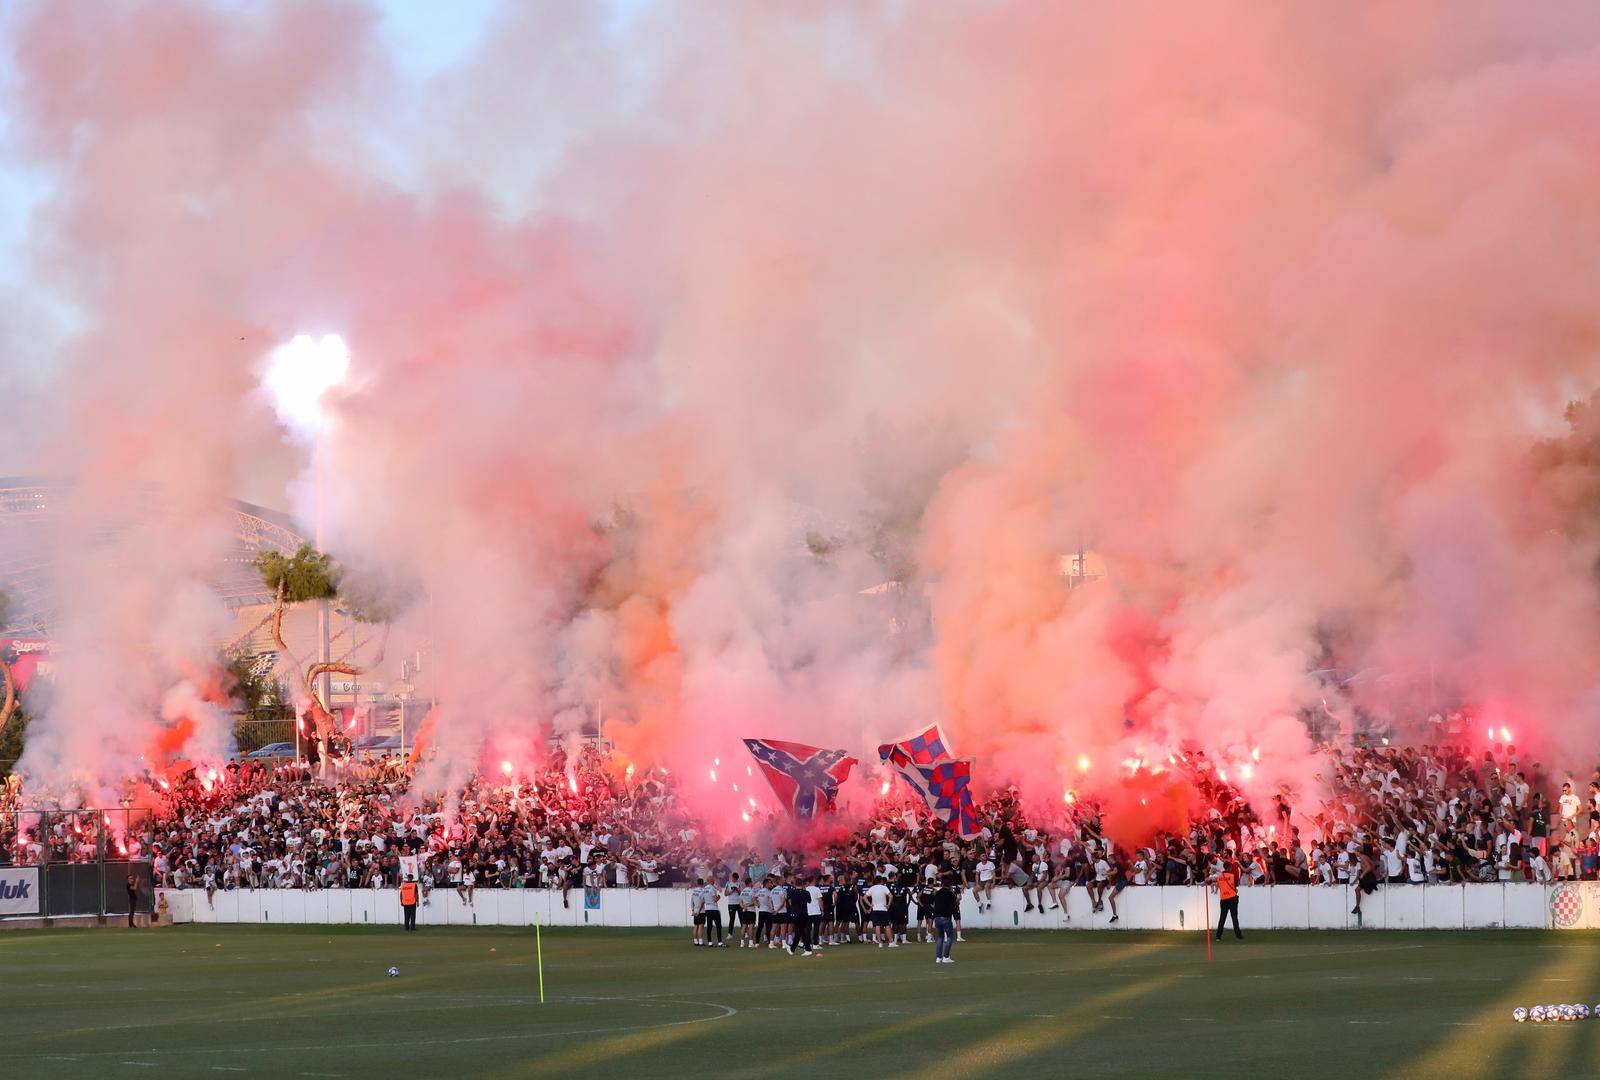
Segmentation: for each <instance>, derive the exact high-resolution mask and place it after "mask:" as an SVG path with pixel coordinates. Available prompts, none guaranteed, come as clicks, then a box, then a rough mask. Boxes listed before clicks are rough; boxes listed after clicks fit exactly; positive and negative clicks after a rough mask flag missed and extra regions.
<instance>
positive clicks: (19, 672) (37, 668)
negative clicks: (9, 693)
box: [0, 637, 55, 693]
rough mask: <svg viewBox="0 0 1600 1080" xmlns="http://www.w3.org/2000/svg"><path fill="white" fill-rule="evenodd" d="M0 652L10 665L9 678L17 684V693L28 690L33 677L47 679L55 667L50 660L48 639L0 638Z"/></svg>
mask: <svg viewBox="0 0 1600 1080" xmlns="http://www.w3.org/2000/svg"><path fill="white" fill-rule="evenodd" d="M0 651H3V652H4V653H5V657H6V661H7V662H8V663H10V665H11V678H12V679H13V680H15V682H16V684H17V692H18V693H22V692H23V691H25V690H27V689H28V684H29V683H31V682H33V679H34V676H35V675H38V676H42V677H44V678H46V679H48V678H49V677H50V673H51V671H52V669H53V668H54V667H55V664H54V662H53V661H52V660H51V658H50V639H49V638H24V637H8V638H0Z"/></svg>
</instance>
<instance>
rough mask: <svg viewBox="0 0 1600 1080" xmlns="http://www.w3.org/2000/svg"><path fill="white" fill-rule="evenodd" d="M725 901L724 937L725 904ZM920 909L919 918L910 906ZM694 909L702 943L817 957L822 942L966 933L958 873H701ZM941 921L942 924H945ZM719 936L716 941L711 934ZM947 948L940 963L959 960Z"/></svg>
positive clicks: (889, 941)
mask: <svg viewBox="0 0 1600 1080" xmlns="http://www.w3.org/2000/svg"><path fill="white" fill-rule="evenodd" d="M724 902H725V903H726V905H727V912H728V921H727V933H726V938H725V937H724V932H723V920H722V906H723V904H724ZM913 908H915V915H914V916H913V913H912V909H913ZM689 912H690V915H691V916H693V921H694V943H695V945H697V946H708V947H710V948H714V949H716V948H726V947H727V944H728V941H731V940H735V939H736V940H737V942H738V945H739V948H741V949H759V948H761V946H762V945H765V946H766V947H767V948H769V949H787V950H788V951H789V953H790V954H791V955H796V956H815V955H816V954H817V952H818V951H820V949H821V948H822V946H824V945H848V944H852V943H857V944H866V943H868V942H875V943H876V944H877V946H878V948H880V949H882V948H890V949H896V948H899V947H900V946H901V945H905V944H909V943H910V941H911V934H912V927H913V926H915V927H916V931H915V932H916V940H917V941H918V942H923V943H929V944H931V943H934V941H935V939H936V936H937V934H938V933H939V932H940V931H945V932H946V933H947V934H948V933H950V932H951V931H953V934H954V938H953V940H955V941H964V940H965V939H964V938H962V937H961V936H960V935H961V907H960V886H959V885H958V884H957V882H956V879H955V877H954V876H950V875H947V876H945V877H944V878H943V879H941V880H934V879H932V878H925V879H923V880H922V881H920V882H919V881H915V880H913V879H911V878H910V877H909V876H908V877H904V878H903V877H902V876H901V875H899V874H898V873H896V872H895V871H894V870H893V869H889V870H883V869H879V870H876V871H874V872H872V873H863V874H848V875H845V874H841V875H838V876H835V875H833V874H825V873H802V872H789V873H783V874H768V875H766V876H765V877H764V878H762V879H761V880H760V881H759V882H758V881H756V880H755V879H753V878H747V877H737V876H735V877H733V878H731V879H729V881H728V882H727V884H726V885H724V886H722V887H718V886H717V885H716V884H715V883H714V882H708V881H706V880H705V879H704V878H696V879H695V884H694V887H693V888H692V889H691V890H690V891H689ZM940 924H943V925H940ZM713 937H715V940H712V939H713ZM946 951H947V950H941V958H940V962H941V963H954V961H953V960H949V959H948V958H947V957H946V956H945V952H946Z"/></svg>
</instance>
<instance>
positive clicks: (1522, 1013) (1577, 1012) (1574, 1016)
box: [1511, 1005, 1600, 1024]
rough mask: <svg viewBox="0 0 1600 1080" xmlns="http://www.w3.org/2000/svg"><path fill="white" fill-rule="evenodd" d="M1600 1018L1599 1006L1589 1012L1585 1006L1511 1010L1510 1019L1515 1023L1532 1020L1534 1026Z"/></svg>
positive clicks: (1539, 1006)
mask: <svg viewBox="0 0 1600 1080" xmlns="http://www.w3.org/2000/svg"><path fill="white" fill-rule="evenodd" d="M1591 1016H1600V1005H1596V1006H1595V1007H1594V1009H1593V1010H1592V1011H1591V1010H1590V1008H1589V1006H1587V1005H1535V1006H1534V1007H1533V1008H1531V1009H1520V1008H1519V1009H1512V1010H1511V1019H1513V1020H1515V1021H1516V1022H1517V1023H1519V1024H1520V1023H1522V1022H1523V1021H1525V1020H1532V1021H1533V1022H1534V1023H1535V1024H1545V1023H1550V1024H1558V1023H1560V1022H1561V1021H1563V1020H1587V1019H1589V1017H1591Z"/></svg>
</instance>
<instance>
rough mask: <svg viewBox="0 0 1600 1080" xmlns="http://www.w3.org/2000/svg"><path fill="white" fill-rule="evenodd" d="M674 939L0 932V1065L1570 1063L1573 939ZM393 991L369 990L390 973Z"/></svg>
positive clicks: (601, 1068)
mask: <svg viewBox="0 0 1600 1080" xmlns="http://www.w3.org/2000/svg"><path fill="white" fill-rule="evenodd" d="M686 938H687V934H686V933H685V932H677V931H665V930H661V931H657V930H601V929H581V930H571V929H569V930H553V931H549V932H547V933H546V934H545V935H544V977H545V993H546V1000H545V1003H544V1004H543V1005H540V1004H539V999H538V987H537V974H536V969H535V964H534V941H533V934H532V931H531V930H529V931H520V930H514V929H506V928H496V929H443V928H439V929H428V930H424V931H422V932H419V933H415V934H404V933H402V932H400V931H398V930H392V929H376V928H353V927H341V928H331V927H313V926H300V927H259V926H251V927H244V926H226V927H219V926H211V927H204V926H196V925H189V926H179V927H172V928H167V929H161V930H151V931H138V932H132V933H130V932H127V931H114V930H57V931H38V932H34V931H27V932H8V933H3V934H0V965H3V970H4V983H3V985H4V987H5V1005H4V1008H3V1009H0V1076H3V1077H7V1078H10V1077H89V1076H104V1075H109V1074H118V1075H120V1076H123V1077H130V1076H132V1077H137V1076H140V1075H144V1074H145V1070H153V1071H152V1072H151V1073H150V1074H149V1075H152V1076H206V1077H213V1078H215V1077H217V1076H219V1075H223V1074H241V1073H242V1074H252V1073H253V1074H256V1075H258V1076H271V1077H301V1076H304V1077H386V1078H391V1080H392V1078H397V1077H400V1076H451V1077H454V1076H491V1077H493V1076H533V1075H550V1076H555V1075H562V1074H567V1073H574V1072H576V1071H578V1070H582V1071H583V1072H584V1073H585V1074H587V1075H591V1076H594V1075H607V1076H615V1077H658V1076H660V1077H691V1076H692V1077H702V1078H703V1077H708V1076H717V1077H722V1076H743V1077H772V1076H805V1077H812V1078H815V1077H820V1076H825V1075H832V1076H848V1077H857V1076H869V1077H924V1076H939V1077H942V1078H948V1080H953V1078H961V1077H976V1076H1007V1077H1023V1076H1040V1077H1046V1076H1048V1077H1060V1076H1090V1075H1092V1076H1097V1077H1126V1076H1241V1075H1249V1076H1284V1075H1289V1076H1295V1077H1305V1076H1341V1077H1347V1076H1352V1075H1355V1076H1369V1075H1379V1076H1406V1077H1413V1076H1441V1077H1445V1076H1447V1077H1452V1078H1455V1080H1459V1078H1462V1077H1469V1076H1513V1075H1517V1076H1556V1075H1594V1074H1595V1073H1596V1072H1597V1071H1600V1064H1597V1063H1600V1020H1590V1021H1586V1022H1585V1021H1579V1022H1575V1023H1567V1024H1543V1025H1534V1024H1531V1023H1530V1024H1520V1025H1518V1024H1514V1023H1512V1021H1511V1009H1512V1007H1513V1006H1514V1005H1518V1004H1535V1003H1539V1002H1577V1001H1586V1002H1588V1003H1589V1004H1590V1005H1594V1004H1595V1003H1596V1002H1600V937H1597V936H1594V935H1588V934H1581V933H1564V934H1556V933H1534V932H1477V933H1424V932H1397V933H1389V934H1383V933H1348V932H1329V933H1317V932H1312V933H1290V932H1284V933H1278V934H1255V935H1251V936H1250V937H1249V939H1248V940H1246V941H1245V942H1243V943H1235V942H1233V941H1232V940H1231V939H1229V940H1225V941H1223V942H1221V943H1219V944H1218V945H1217V946H1216V952H1215V958H1214V960H1213V961H1212V962H1211V963H1209V964H1208V963H1207V962H1206V958H1205V947H1204V942H1203V939H1201V938H1200V937H1199V936H1198V935H1192V934H1191V935H1183V936H1179V935H1175V934H1159V933H1150V934H1141V933H1122V934H1117V933H1097V934H1083V933H1018V932H990V933H984V934H971V935H969V936H968V941H967V942H966V943H965V944H963V945H959V946H957V952H956V960H957V963H956V964H954V965H948V966H941V965H935V964H934V963H933V962H932V950H931V948H930V947H928V946H918V945H912V946H910V947H905V948H900V949H896V950H879V949H877V948H873V947H870V946H859V945H851V946H844V947H839V948H833V949H829V950H826V953H825V955H822V956H819V957H815V958H809V959H807V958H791V957H789V956H786V955H784V954H782V953H780V952H775V951H769V950H762V951H759V952H752V951H748V950H740V949H737V948H728V949H695V948H691V947H690V946H689V944H688V942H687V940H686ZM391 965H393V966H396V967H398V968H399V969H400V974H399V977H397V978H390V977H388V975H387V974H386V972H387V969H388V968H389V967H390V966H391Z"/></svg>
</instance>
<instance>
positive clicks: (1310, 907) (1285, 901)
mask: <svg viewBox="0 0 1600 1080" xmlns="http://www.w3.org/2000/svg"><path fill="white" fill-rule="evenodd" d="M1553 888H1557V887H1547V886H1544V885H1532V884H1525V883H1517V884H1506V885H1498V884H1487V885H1429V886H1420V885H1385V886H1380V887H1379V888H1378V891H1377V892H1376V893H1374V894H1373V895H1371V896H1366V897H1363V898H1362V910H1363V914H1364V916H1365V918H1364V920H1363V923H1362V926H1363V928H1365V929H1369V930H1376V929H1394V930H1405V929H1421V928H1424V927H1426V928H1431V929H1457V928H1466V929H1493V928H1497V927H1502V926H1503V927H1508V928H1518V929H1532V928H1542V927H1548V926H1549V925H1550V897H1551V894H1552V889H1553ZM1573 891H1574V893H1575V895H1576V897H1577V898H1578V899H1579V900H1581V904H1582V911H1581V916H1580V919H1579V924H1580V925H1582V926H1588V925H1590V924H1591V923H1592V924H1594V925H1595V926H1597V927H1600V883H1594V882H1580V883H1578V887H1577V889H1576V890H1573ZM160 893H161V895H162V896H164V897H165V898H166V900H167V910H168V912H169V914H170V915H171V917H172V919H173V921H174V922H197V923H267V924H276V923H286V924H290V925H293V924H297V923H316V924H323V923H333V924H344V923H349V924H353V925H357V926H361V925H369V926H370V925H380V926H396V925H400V923H401V917H400V898H399V893H398V890H395V889H350V890H344V889H333V890H327V891H322V892H301V891H298V890H289V889H238V890H234V891H232V892H219V893H217V894H216V898H215V907H213V906H211V905H209V904H207V902H206V896H205V893H204V891H203V890H199V889H186V890H182V891H179V890H172V889H163V890H160ZM600 897H601V899H600V902H601V907H600V909H599V910H598V911H595V910H585V908H584V906H583V890H582V889H573V890H571V891H570V892H569V893H568V894H567V899H568V905H567V906H565V907H563V906H562V903H561V894H560V892H551V891H550V890H547V889H526V890H522V889H506V890H500V889H479V890H477V891H476V892H475V893H474V897H473V899H474V903H473V904H472V905H471V906H469V905H467V904H466V903H465V902H464V901H463V900H462V899H461V898H460V897H458V896H457V895H456V893H455V890H454V889H435V890H433V892H432V894H431V895H430V898H429V901H430V902H429V903H428V904H427V905H425V906H423V907H422V908H421V909H420V910H419V912H418V921H419V922H420V923H422V924H423V925H427V926H531V925H532V924H533V920H534V918H535V916H537V917H538V918H539V921H540V922H541V924H542V925H545V926H614V927H628V926H687V925H688V924H689V921H690V920H689V899H688V891H687V890H685V889H605V890H602V892H601V894H600ZM1354 897H1355V892H1354V890H1353V889H1352V888H1349V887H1346V886H1338V887H1327V886H1300V885H1278V886H1270V887H1256V888H1244V889H1240V890H1239V898H1240V900H1239V921H1240V924H1241V925H1242V926H1243V927H1244V928H1245V929H1246V930H1250V929H1257V930H1261V929H1267V928H1268V927H1271V928H1274V929H1300V928H1307V927H1309V928H1313V929H1340V928H1348V929H1355V928H1356V920H1355V918H1354V916H1352V915H1350V914H1349V909H1350V907H1351V906H1353V904H1354ZM1207 900H1209V908H1210V913H1209V914H1210V918H1209V920H1208V919H1207V911H1206V909H1207ZM1117 904H1118V910H1119V913H1120V915H1121V918H1120V919H1119V920H1118V922H1117V923H1116V925H1115V926H1112V925H1111V922H1110V919H1111V908H1110V904H1109V903H1108V904H1107V905H1106V909H1105V910H1104V911H1101V912H1092V911H1091V910H1090V904H1089V896H1088V893H1087V891H1086V890H1084V889H1073V890H1071V891H1070V892H1069V893H1068V897H1067V910H1066V911H1065V912H1063V911H1050V910H1046V911H1044V912H1040V911H1031V912H1029V911H1024V910H1022V909H1023V899H1022V892H1021V890H1019V889H1009V888H1000V889H996V890H995V893H994V907H993V909H992V910H990V911H984V912H981V913H980V912H979V911H978V906H977V902H976V901H975V900H974V899H973V898H972V897H971V896H970V895H967V896H964V897H963V898H962V913H961V915H962V926H963V928H964V929H967V930H973V929H998V930H1008V929H1013V928H1019V929H1033V930H1039V929H1065V930H1085V929H1119V930H1121V929H1126V930H1143V929H1165V930H1174V931H1176V930H1179V929H1184V930H1190V931H1194V930H1197V929H1199V928H1200V927H1201V926H1202V925H1204V926H1206V927H1207V928H1208V929H1209V928H1211V927H1214V926H1215V922H1216V918H1217V913H1218V903H1217V897H1216V894H1215V892H1210V893H1207V892H1206V891H1204V890H1202V889H1201V888H1199V887H1198V886H1181V887H1167V888H1158V887H1154V886H1145V887H1133V888H1128V889H1124V890H1123V891H1122V892H1121V893H1120V894H1119V895H1118V897H1117ZM1180 912H1181V913H1182V916H1183V917H1182V920H1181V922H1180V919H1179V913H1180ZM724 916H725V917H726V909H724Z"/></svg>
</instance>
